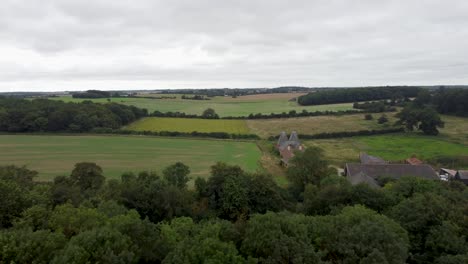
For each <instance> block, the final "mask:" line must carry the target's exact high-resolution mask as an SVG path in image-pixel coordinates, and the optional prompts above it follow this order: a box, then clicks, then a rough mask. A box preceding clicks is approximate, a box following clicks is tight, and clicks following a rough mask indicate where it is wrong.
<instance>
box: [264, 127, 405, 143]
mask: <svg viewBox="0 0 468 264" xmlns="http://www.w3.org/2000/svg"><path fill="white" fill-rule="evenodd" d="M401 132H405V129H404V128H402V127H396V128H388V129H379V130H359V131H341V132H324V133H318V134H312V135H307V134H299V138H301V139H327V138H344V137H357V136H372V135H383V134H391V133H401ZM277 138H278V137H275V136H270V137H269V138H268V139H269V140H270V141H275V140H277Z"/></svg>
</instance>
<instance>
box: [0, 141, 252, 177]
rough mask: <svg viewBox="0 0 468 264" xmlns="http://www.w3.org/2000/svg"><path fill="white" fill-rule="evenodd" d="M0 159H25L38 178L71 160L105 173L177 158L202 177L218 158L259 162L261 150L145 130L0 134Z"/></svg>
mask: <svg viewBox="0 0 468 264" xmlns="http://www.w3.org/2000/svg"><path fill="white" fill-rule="evenodd" d="M0 149H1V150H2V151H0V165H8V164H15V165H18V166H22V165H26V166H27V167H28V168H30V169H33V170H37V171H38V172H39V177H38V180H52V179H53V178H54V177H55V176H57V175H68V174H69V173H70V172H71V170H72V169H73V166H74V164H75V163H78V162H83V161H89V162H95V163H97V164H98V165H100V166H101V167H102V168H103V170H104V175H105V176H106V177H108V178H120V176H121V174H122V173H124V172H139V171H142V170H151V171H158V172H160V171H161V170H162V169H163V168H164V167H166V166H168V165H170V164H173V163H175V162H177V161H181V162H183V163H185V164H187V165H188V166H189V167H190V169H191V174H190V175H191V176H192V177H198V176H199V177H207V176H209V173H210V166H211V165H213V164H214V163H215V162H217V161H223V162H227V163H229V164H233V165H239V166H241V167H242V168H243V169H245V170H247V171H255V170H256V169H257V168H259V165H258V161H259V159H260V157H261V152H260V150H259V149H258V147H257V146H256V144H255V143H250V142H234V141H221V140H203V139H181V138H177V139H172V138H158V137H144V136H108V135H106V136H86V135H82V136H66V135H0Z"/></svg>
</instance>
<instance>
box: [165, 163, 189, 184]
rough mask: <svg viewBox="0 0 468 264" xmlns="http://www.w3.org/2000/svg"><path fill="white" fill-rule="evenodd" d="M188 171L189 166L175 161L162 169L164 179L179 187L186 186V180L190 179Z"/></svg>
mask: <svg viewBox="0 0 468 264" xmlns="http://www.w3.org/2000/svg"><path fill="white" fill-rule="evenodd" d="M189 173H190V168H189V167H188V166H187V165H185V164H183V163H182V162H176V163H175V164H173V165H170V166H168V167H166V168H165V169H164V170H163V175H164V179H165V180H166V181H167V182H169V183H170V184H172V185H174V186H177V187H178V188H180V189H184V188H186V187H187V182H188V181H189V180H190V177H189V176H188V175H189Z"/></svg>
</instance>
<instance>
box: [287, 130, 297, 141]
mask: <svg viewBox="0 0 468 264" xmlns="http://www.w3.org/2000/svg"><path fill="white" fill-rule="evenodd" d="M289 141H293V142H294V141H297V142H299V137H298V136H297V132H296V131H293V132H291V136H290V137H289Z"/></svg>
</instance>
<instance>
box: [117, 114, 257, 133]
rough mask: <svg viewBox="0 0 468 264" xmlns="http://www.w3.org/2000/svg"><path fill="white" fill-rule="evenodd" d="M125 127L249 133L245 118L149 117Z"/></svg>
mask: <svg viewBox="0 0 468 264" xmlns="http://www.w3.org/2000/svg"><path fill="white" fill-rule="evenodd" d="M124 129H128V130H135V131H178V132H193V131H198V132H226V133H231V134H249V133H250V132H249V129H248V128H247V125H246V123H245V121H244V120H226V119H193V118H168V117H147V118H142V119H140V120H138V121H136V122H133V123H131V124H130V125H128V126H126V127H124Z"/></svg>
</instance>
